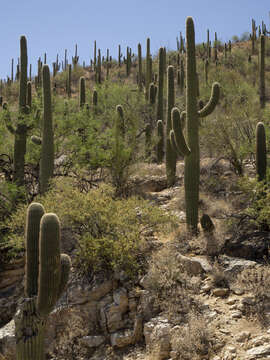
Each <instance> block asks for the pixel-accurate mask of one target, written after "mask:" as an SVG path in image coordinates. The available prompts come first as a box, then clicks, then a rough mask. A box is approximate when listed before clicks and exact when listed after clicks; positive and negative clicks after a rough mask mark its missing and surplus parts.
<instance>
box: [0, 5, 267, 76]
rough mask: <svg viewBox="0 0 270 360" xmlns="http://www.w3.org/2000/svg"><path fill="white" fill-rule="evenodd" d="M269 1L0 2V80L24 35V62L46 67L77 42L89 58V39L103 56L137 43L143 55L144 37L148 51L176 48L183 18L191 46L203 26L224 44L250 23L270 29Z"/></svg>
mask: <svg viewBox="0 0 270 360" xmlns="http://www.w3.org/2000/svg"><path fill="white" fill-rule="evenodd" d="M269 11H270V1H269V0H256V1H254V0H185V1H183V0H177V1H176V0H144V1H143V0H129V1H125V0H65V1H64V0H44V1H40V0H3V1H2V2H1V8H0V34H1V38H0V39H1V41H0V57H1V61H0V63H1V66H0V77H1V78H5V77H6V76H7V75H10V68H11V59H12V58H14V59H16V60H15V63H16V62H17V58H18V56H19V39H20V36H21V35H26V37H27V42H28V59H29V63H32V64H33V67H34V68H36V62H37V59H38V57H39V56H42V55H43V54H44V52H46V53H47V63H48V64H50V65H51V64H52V62H53V61H55V58H56V54H57V53H58V54H59V56H60V59H63V57H64V50H65V49H67V50H68V56H69V60H70V62H71V56H72V55H74V48H75V44H76V43H77V44H78V55H79V56H80V59H79V61H80V63H82V61H83V60H85V61H86V63H87V64H89V62H90V57H93V44H94V40H96V41H97V47H98V48H100V49H101V51H102V54H105V52H106V49H107V48H109V49H110V53H111V54H112V55H113V57H116V56H117V47H118V44H120V45H121V46H122V48H123V50H122V52H123V54H124V51H125V48H126V46H130V47H131V48H132V49H133V50H134V52H135V53H137V44H138V42H141V44H142V46H143V48H142V49H143V55H144V54H145V45H146V38H147V37H150V39H151V52H152V53H153V54H155V53H156V52H157V50H158V48H159V47H160V46H166V47H167V48H169V49H175V48H176V36H178V35H179V32H180V31H182V32H183V33H185V19H186V17H187V16H192V17H193V18H194V21H195V31H196V42H202V41H205V40H206V30H207V29H208V28H209V30H210V36H211V38H212V39H213V37H214V32H215V31H216V32H217V35H218V39H220V40H222V41H228V40H229V39H231V38H232V36H233V35H238V36H241V34H243V33H244V32H246V31H250V29H251V19H252V18H254V19H255V20H256V22H257V24H258V23H261V21H262V20H264V22H265V23H266V25H267V28H268V29H269V28H270V18H269Z"/></svg>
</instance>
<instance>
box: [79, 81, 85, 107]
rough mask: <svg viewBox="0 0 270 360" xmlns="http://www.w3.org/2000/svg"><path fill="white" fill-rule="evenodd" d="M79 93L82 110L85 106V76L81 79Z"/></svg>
mask: <svg viewBox="0 0 270 360" xmlns="http://www.w3.org/2000/svg"><path fill="white" fill-rule="evenodd" d="M79 92H80V108H82V107H83V106H84V104H85V78H84V76H81V77H80V82H79Z"/></svg>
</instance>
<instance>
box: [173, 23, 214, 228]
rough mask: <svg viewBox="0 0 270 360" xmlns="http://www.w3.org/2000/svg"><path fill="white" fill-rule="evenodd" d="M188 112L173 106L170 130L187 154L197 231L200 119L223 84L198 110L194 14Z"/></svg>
mask: <svg viewBox="0 0 270 360" xmlns="http://www.w3.org/2000/svg"><path fill="white" fill-rule="evenodd" d="M186 51H187V53H186V54H187V58H186V76H187V82H186V112H184V113H182V114H181V116H180V113H179V110H178V109H177V108H175V109H173V111H172V117H173V131H171V133H170V138H171V143H172V145H173V147H174V149H175V150H176V151H177V152H178V153H180V154H183V155H185V178H184V182H185V202H186V218H187V228H188V230H190V231H192V232H197V225H198V202H199V176H200V149H199V118H200V117H205V116H207V115H209V114H211V113H212V111H213V110H214V109H215V106H216V105H217V103H218V100H219V92H220V87H219V84H218V83H214V84H213V87H212V94H211V97H210V100H209V102H208V103H207V104H206V105H205V106H204V107H203V108H202V109H201V110H198V104H197V96H196V95H197V79H196V78H197V75H196V74H197V73H196V55H195V32H194V23H193V19H192V18H191V17H188V18H187V20H186ZM185 115H186V119H187V142H186V140H185V138H184V135H183V133H182V128H183V126H182V124H181V122H183V118H184V117H185Z"/></svg>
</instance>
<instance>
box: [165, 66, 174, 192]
mask: <svg viewBox="0 0 270 360" xmlns="http://www.w3.org/2000/svg"><path fill="white" fill-rule="evenodd" d="M167 71H168V74H167V88H168V90H167V92H168V95H167V96H168V99H167V123H166V175H167V185H168V186H172V185H173V184H174V182H175V173H176V153H175V151H174V149H173V148H172V145H171V142H170V131H171V130H172V120H171V111H172V108H173V107H174V103H175V94H174V68H173V66H172V65H170V66H168V70H167Z"/></svg>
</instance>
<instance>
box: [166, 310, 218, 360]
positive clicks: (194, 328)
mask: <svg viewBox="0 0 270 360" xmlns="http://www.w3.org/2000/svg"><path fill="white" fill-rule="evenodd" d="M213 343H214V331H213V329H212V328H211V326H210V325H209V324H208V323H207V322H206V320H205V318H204V317H203V316H201V315H196V314H194V313H192V312H191V313H190V315H189V319H188V324H187V325H186V326H184V327H180V326H179V328H178V329H177V330H176V331H175V332H174V333H173V336H172V351H173V353H174V357H173V358H174V359H182V360H190V359H193V360H202V359H210V356H211V353H212V347H213Z"/></svg>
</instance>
